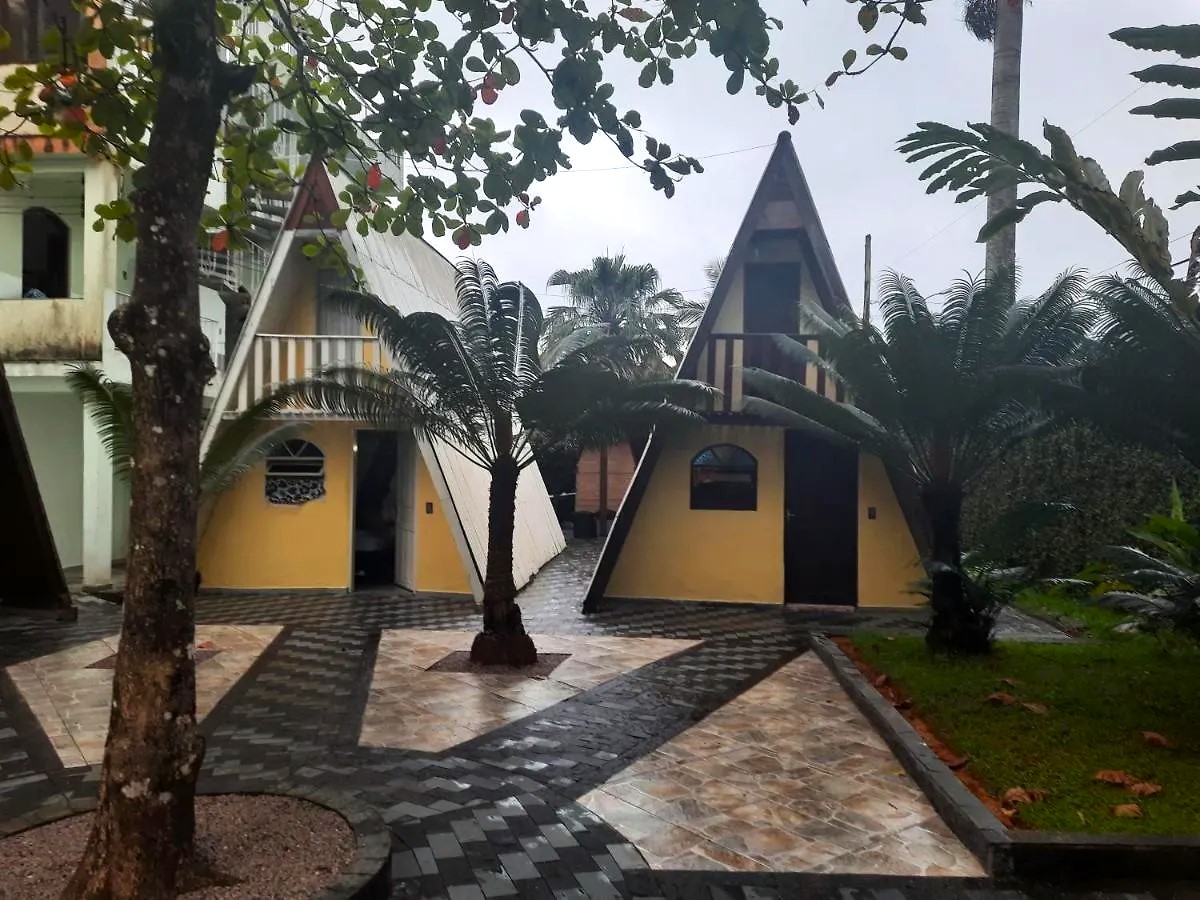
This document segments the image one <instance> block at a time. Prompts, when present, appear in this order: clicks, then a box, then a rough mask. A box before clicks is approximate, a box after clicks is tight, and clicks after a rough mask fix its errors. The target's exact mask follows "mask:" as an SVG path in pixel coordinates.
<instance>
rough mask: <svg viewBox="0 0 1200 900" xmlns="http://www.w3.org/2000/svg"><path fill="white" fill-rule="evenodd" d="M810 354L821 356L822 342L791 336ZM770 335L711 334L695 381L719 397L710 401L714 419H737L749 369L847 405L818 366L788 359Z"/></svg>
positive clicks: (746, 392) (838, 387)
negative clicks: (715, 417)
mask: <svg viewBox="0 0 1200 900" xmlns="http://www.w3.org/2000/svg"><path fill="white" fill-rule="evenodd" d="M790 337H792V338H793V339H794V340H797V341H801V342H802V343H804V344H805V345H806V346H807V347H808V348H809V349H810V350H813V351H814V352H818V353H819V352H820V346H821V340H820V338H818V337H817V336H815V335H803V334H800V335H790ZM774 338H775V335H773V334H711V335H709V337H708V341H707V342H706V345H705V347H704V350H703V352H702V353H701V355H700V359H699V360H698V362H697V366H696V378H697V380H699V381H702V382H704V383H705V384H711V385H712V386H713V387H715V388H717V390H719V391H720V392H721V393H720V394H718V395H717V396H715V397H713V398H712V399H711V400H710V401H709V408H708V412H709V413H710V414H711V415H714V416H733V415H740V414H741V412H742V409H743V407H744V404H745V398H746V397H747V396H748V395H749V396H752V395H753V394H752V392H751V391H749V390H748V389H747V388H746V387H745V385H744V379H743V373H744V371H745V370H746V369H748V368H755V369H764V370H765V371H768V372H774V373H775V374H776V375H782V376H783V377H785V378H790V379H791V380H792V381H795V382H798V383H799V384H803V385H804V386H806V387H807V388H808V389H809V390H811V391H815V392H816V393H818V394H820V395H821V396H823V397H828V398H829V399H831V400H837V401H838V402H839V403H844V402H846V401H847V397H846V392H845V389H844V387H843V386H842V385H841V384H840V383H838V382H835V381H834V380H833V379H832V378H828V377H826V373H825V371H824V370H823V369H821V368H820V367H819V366H814V365H810V364H807V363H801V362H796V361H795V360H792V359H789V358H788V357H787V356H785V355H784V354H783V352H782V351H780V349H779V348H778V347H777V346H775V341H774Z"/></svg>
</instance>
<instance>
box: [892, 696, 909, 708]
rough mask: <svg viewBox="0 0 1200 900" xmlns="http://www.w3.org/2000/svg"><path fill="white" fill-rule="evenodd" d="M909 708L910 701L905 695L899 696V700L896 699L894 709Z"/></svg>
mask: <svg viewBox="0 0 1200 900" xmlns="http://www.w3.org/2000/svg"><path fill="white" fill-rule="evenodd" d="M911 708H912V701H911V700H909V699H908V698H907V697H901V698H900V699H899V700H897V701H896V709H911Z"/></svg>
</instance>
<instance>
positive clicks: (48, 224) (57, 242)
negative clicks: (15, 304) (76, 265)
mask: <svg viewBox="0 0 1200 900" xmlns="http://www.w3.org/2000/svg"><path fill="white" fill-rule="evenodd" d="M70 280H71V229H70V228H69V227H67V223H66V222H64V221H63V220H62V219H60V218H59V217H58V216H56V215H55V214H54V213H52V212H50V210H48V209H43V208H42V207H40V206H35V207H33V208H32V209H27V210H25V212H24V213H23V214H22V216H21V296H22V297H37V296H43V297H55V298H63V297H70V296H71V293H70V290H71V286H70Z"/></svg>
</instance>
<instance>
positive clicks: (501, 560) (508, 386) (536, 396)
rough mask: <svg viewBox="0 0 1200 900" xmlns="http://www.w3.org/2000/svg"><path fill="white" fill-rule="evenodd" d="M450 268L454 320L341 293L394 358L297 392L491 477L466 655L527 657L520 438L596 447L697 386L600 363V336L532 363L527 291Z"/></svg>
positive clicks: (605, 342)
mask: <svg viewBox="0 0 1200 900" xmlns="http://www.w3.org/2000/svg"><path fill="white" fill-rule="evenodd" d="M457 269H458V278H457V285H456V287H457V294H458V308H459V318H458V321H457V322H452V321H450V320H448V319H446V318H444V317H442V316H440V315H438V314H436V313H412V314H410V315H402V314H401V313H400V312H398V311H397V310H396V309H395V308H394V307H391V306H388V305H387V304H386V303H384V302H383V301H382V300H380V299H379V298H377V297H373V296H368V295H363V294H353V293H346V294H342V295H340V296H341V299H342V301H343V302H344V304H345V305H346V308H347V309H349V310H350V311H351V312H353V313H354V314H355V315H356V316H358V318H359V319H361V320H362V321H363V323H364V324H366V325H367V327H368V328H369V329H370V330H371V331H372V332H373V333H374V334H376V335H378V337H379V339H380V340H381V341H382V342H383V344H384V346H385V347H386V348H387V350H388V352H389V354H390V355H391V358H392V360H393V361H394V363H395V365H394V366H393V367H392V368H388V369H366V368H358V367H351V368H336V369H330V370H327V371H325V372H322V373H320V374H319V375H318V376H317V377H315V378H313V379H311V380H310V381H309V382H307V383H305V384H304V385H303V386H302V387H301V388H300V389H299V394H300V396H302V397H303V398H304V399H305V401H306V402H307V403H309V404H311V405H312V406H313V407H315V408H318V409H325V410H328V411H331V412H334V413H337V414H339V415H343V416H347V417H349V418H354V419H360V420H363V421H367V422H371V423H372V424H374V425H375V426H376V427H379V428H384V429H389V430H390V429H402V428H403V429H407V428H411V429H413V430H414V431H415V432H416V433H417V434H419V435H421V436H423V437H426V438H434V439H440V440H442V441H444V442H446V443H447V444H448V445H449V446H450V447H451V448H453V450H454V451H456V452H458V453H460V454H462V456H463V457H464V458H466V459H467V460H469V461H470V462H472V463H474V464H475V465H477V466H479V467H480V468H482V469H485V470H487V471H488V472H489V473H490V475H491V489H490V496H489V502H488V550H487V566H486V574H485V576H484V584H483V604H484V611H483V632H482V633H481V634H480V635H478V636H477V637H476V639H475V643H474V645H473V646H472V648H471V657H472V659H474V660H476V661H478V662H484V663H507V664H509V665H528V664H531V663H533V662H536V660H537V653H536V650H535V648H534V646H533V642H532V641H531V640H530V639H529V637H528V635H526V633H525V630H524V627H523V625H522V624H521V612H520V609H519V608H518V606H517V603H516V586H515V585H514V583H513V529H514V525H515V513H516V496H517V481H518V478H519V476H520V472H521V470H522V469H525V468H527V467H528V466H531V465H533V463H534V454H533V449H532V448H533V446H534V445H536V446H537V447H538V448H539V449H541V448H546V449H556V448H560V447H606V446H609V445H610V444H612V443H614V442H615V441H617V440H620V439H621V438H622V436H623V435H624V434H625V432H626V431H627V430H628V429H630V428H648V427H652V426H654V425H655V424H658V423H660V422H663V421H666V420H671V419H677V418H678V419H686V420H692V419H697V418H699V415H698V414H697V413H695V412H693V411H692V405H693V404H694V403H695V401H696V400H697V399H699V398H700V397H703V396H706V395H707V388H705V387H704V386H702V385H697V384H694V383H691V382H676V381H664V382H651V381H640V382H635V381H632V380H630V379H627V378H625V377H622V375H620V374H618V373H617V372H616V371H614V369H613V367H612V366H611V364H610V359H609V358H610V356H611V354H612V353H613V350H614V347H613V340H612V339H611V338H607V337H603V336H599V337H597V336H589V335H587V334H580V333H576V334H575V335H574V336H570V337H568V338H566V339H565V340H564V341H563V342H560V346H559V349H558V352H557V353H556V354H555V355H554V358H553V360H551V361H549V362H543V360H542V358H540V357H539V354H538V345H539V343H540V341H541V339H542V335H543V331H544V328H545V322H544V321H543V318H542V311H541V307H540V306H539V304H538V301H537V299H536V297H534V295H533V294H532V293H531V292H530V291H529V290H528V289H527V288H526V287H525V286H524V285H522V284H518V283H517V282H511V281H509V282H504V283H500V282H498V280H497V278H496V274H495V272H493V271H492V269H491V267H490V266H488V265H487V264H486V263H482V262H473V261H462V262H460V263H459V264H458V266H457Z"/></svg>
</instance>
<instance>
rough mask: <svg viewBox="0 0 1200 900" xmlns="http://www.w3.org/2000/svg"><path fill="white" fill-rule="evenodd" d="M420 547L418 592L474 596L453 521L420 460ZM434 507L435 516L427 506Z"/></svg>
mask: <svg viewBox="0 0 1200 900" xmlns="http://www.w3.org/2000/svg"><path fill="white" fill-rule="evenodd" d="M416 474H417V479H416V481H417V489H416V504H417V506H416V511H415V515H416V534H417V537H416V543H417V559H416V564H415V565H414V566H413V576H414V582H415V584H414V588H415V589H416V590H417V591H427V592H430V593H446V594H470V593H471V582H470V579H469V578H468V577H467V569H466V566H465V565H464V564H463V559H462V556H461V555H460V554H459V552H458V543H457V542H456V541H455V540H454V533H453V532H452V531H451V530H450V519H449V518H448V517H447V515H446V512H447V511H446V509H445V508H444V507H443V505H442V501H441V500H440V499H438V495H437V491H436V490H435V489H434V486H433V478H432V477H431V476H430V474H429V470H428V469H427V468H426V467H425V461H424V460H423V459H421V458H420V456H419V455H418V457H417V473H416ZM426 503H432V504H433V512H432V513H427V512H426V511H425V504H426Z"/></svg>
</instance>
